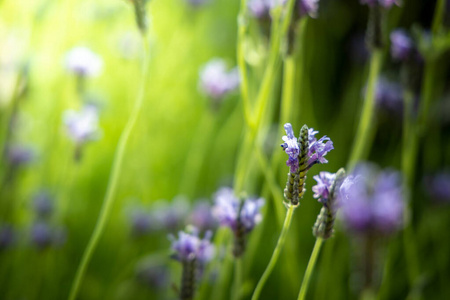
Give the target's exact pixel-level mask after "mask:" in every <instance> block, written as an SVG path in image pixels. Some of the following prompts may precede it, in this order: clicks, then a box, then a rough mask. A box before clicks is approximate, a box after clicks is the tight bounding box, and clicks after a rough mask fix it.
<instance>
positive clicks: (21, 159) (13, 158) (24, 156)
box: [6, 145, 33, 167]
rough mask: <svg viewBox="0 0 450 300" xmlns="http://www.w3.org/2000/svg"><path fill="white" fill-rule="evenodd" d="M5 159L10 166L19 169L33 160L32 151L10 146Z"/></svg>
mask: <svg viewBox="0 0 450 300" xmlns="http://www.w3.org/2000/svg"><path fill="white" fill-rule="evenodd" d="M6 157H7V159H8V162H9V163H10V164H11V165H12V166H14V167H19V166H21V165H25V164H27V163H29V162H30V161H31V160H33V151H32V150H31V149H30V148H28V147H25V146H21V145H11V146H8V147H7V149H6Z"/></svg>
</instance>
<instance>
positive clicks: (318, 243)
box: [297, 238, 323, 300]
mask: <svg viewBox="0 0 450 300" xmlns="http://www.w3.org/2000/svg"><path fill="white" fill-rule="evenodd" d="M322 244H323V239H322V238H317V239H316V243H315V244H314V249H313V251H312V253H311V257H310V258H309V262H308V266H307V267H306V272H305V276H304V277H303V281H302V286H301V287H300V293H299V294H298V299H297V300H303V299H305V297H306V293H307V292H308V287H309V282H310V281H311V274H312V272H313V271H314V267H315V266H316V261H317V257H319V252H320V248H321V247H322Z"/></svg>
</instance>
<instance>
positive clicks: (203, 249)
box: [170, 227, 214, 264]
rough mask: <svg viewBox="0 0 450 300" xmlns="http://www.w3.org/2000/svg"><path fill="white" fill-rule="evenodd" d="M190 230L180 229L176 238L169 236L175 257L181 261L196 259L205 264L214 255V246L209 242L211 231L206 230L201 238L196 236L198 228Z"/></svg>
mask: <svg viewBox="0 0 450 300" xmlns="http://www.w3.org/2000/svg"><path fill="white" fill-rule="evenodd" d="M190 231H191V232H189V233H187V232H183V231H180V232H179V233H178V239H176V238H175V237H173V236H170V239H171V241H172V250H173V251H175V258H176V259H177V260H179V261H181V262H187V261H193V260H196V261H197V262H198V263H200V264H206V263H207V262H209V261H210V260H211V259H212V258H213V257H214V246H213V245H212V244H211V242H210V240H211V232H210V231H208V232H207V233H206V234H205V237H204V238H203V239H200V238H199V237H198V230H197V229H196V228H195V227H194V228H191V230H190Z"/></svg>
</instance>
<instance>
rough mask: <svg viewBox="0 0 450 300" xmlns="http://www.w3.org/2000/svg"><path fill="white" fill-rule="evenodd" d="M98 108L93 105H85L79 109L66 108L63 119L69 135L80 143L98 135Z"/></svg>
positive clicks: (93, 138) (94, 138)
mask: <svg viewBox="0 0 450 300" xmlns="http://www.w3.org/2000/svg"><path fill="white" fill-rule="evenodd" d="M98 119H99V118H98V109H97V108H96V107H95V106H94V105H85V106H84V107H83V108H82V109H81V110H80V111H74V110H67V111H65V112H64V115H63V121H64V124H65V126H66V129H67V133H68V135H69V137H70V138H71V139H72V140H73V141H74V142H75V143H76V144H77V145H82V144H84V143H86V142H88V141H92V140H96V139H98V138H99V137H100V129H99V126H98V122H99V121H98Z"/></svg>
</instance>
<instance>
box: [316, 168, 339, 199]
mask: <svg viewBox="0 0 450 300" xmlns="http://www.w3.org/2000/svg"><path fill="white" fill-rule="evenodd" d="M313 178H314V179H315V180H316V181H317V184H316V185H315V186H313V187H312V191H313V192H314V195H313V197H314V198H316V199H318V200H319V202H321V203H327V202H328V198H329V196H330V191H331V188H332V186H333V183H334V180H335V178H336V174H334V173H329V172H320V173H319V175H316V176H314V177H313Z"/></svg>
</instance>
